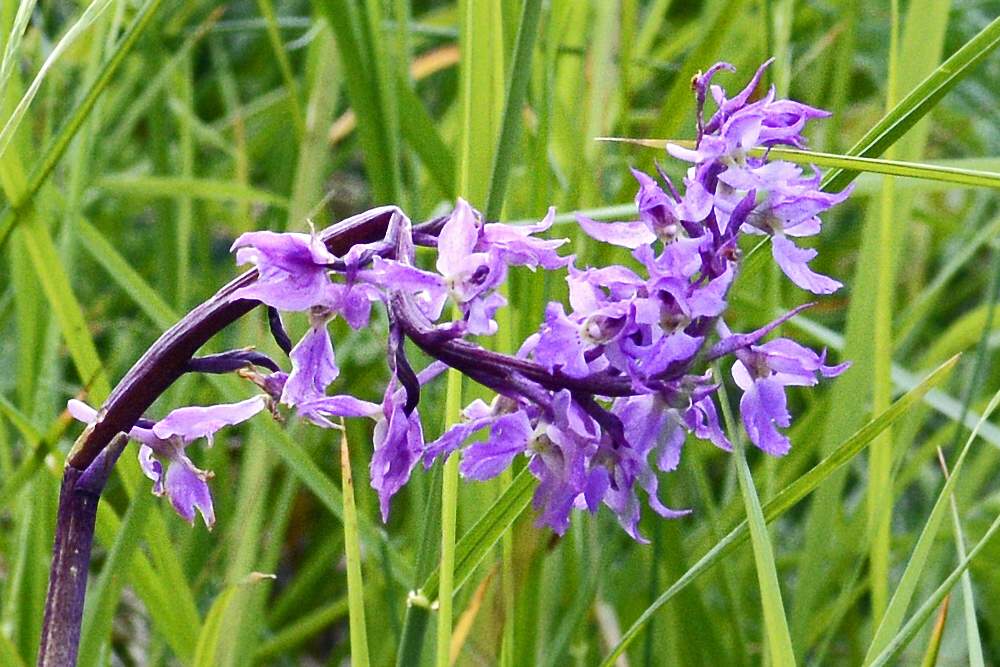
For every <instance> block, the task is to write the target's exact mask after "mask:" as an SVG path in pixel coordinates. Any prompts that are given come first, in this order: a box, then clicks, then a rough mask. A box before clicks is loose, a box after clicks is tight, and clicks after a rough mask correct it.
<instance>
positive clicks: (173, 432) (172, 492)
mask: <svg viewBox="0 0 1000 667" xmlns="http://www.w3.org/2000/svg"><path fill="white" fill-rule="evenodd" d="M266 407H267V399H266V398H265V397H264V396H260V395H258V396H254V397H253V398H248V399H246V400H245V401H240V402H239V403H227V404H222V405H210V406H190V407H183V408H177V409H176V410H173V411H171V412H170V413H169V414H167V416H166V417H164V418H163V419H161V420H160V421H158V422H155V423H154V424H152V425H151V426H149V427H145V426H133V427H132V428H131V429H130V430H129V433H128V435H129V437H130V438H132V439H133V440H136V441H138V442H140V443H142V444H141V446H140V447H139V465H140V467H141V468H142V471H143V473H145V475H146V476H147V477H148V478H150V479H151V480H152V481H153V493H154V494H155V495H157V496H163V495H166V496H167V497H168V498H170V504H171V505H173V507H174V510H175V511H176V512H177V513H178V514H179V515H180V516H181V517H182V518H183V519H184V520H185V521H187V522H188V523H194V517H195V510H197V511H198V512H199V513H200V514H201V517H202V519H203V520H204V521H205V525H206V526H207V527H208V528H210V529H211V528H212V526H214V525H215V510H214V508H213V505H212V495H211V492H210V491H209V489H208V480H209V479H211V478H212V473H211V472H208V471H206V470H201V469H199V468H197V467H196V466H195V465H194V463H193V462H192V461H191V459H190V458H188V456H187V453H186V451H185V450H186V449H187V446H188V445H190V444H191V443H192V442H194V441H195V440H198V439H200V438H205V440H206V441H207V444H208V446H209V447H211V445H212V436H213V435H214V434H215V433H216V432H217V431H219V430H220V429H221V428H223V427H224V426H233V425H235V424H239V423H241V422H244V421H246V420H247V419H250V418H251V417H253V416H254V415H256V414H257V413H258V412H260V411H261V410H264V409H265V408H266ZM67 409H68V410H69V413H70V414H71V415H72V416H73V417H74V418H75V419H77V420H79V421H82V422H84V423H86V424H92V423H94V422H95V421H97V419H98V418H99V414H98V412H97V411H96V410H94V409H93V408H92V407H90V406H89V405H87V404H86V403H83V402H81V401H78V400H71V401H69V403H68V404H67ZM164 462H165V463H166V464H167V468H166V470H165V471H164V469H163V463H164Z"/></svg>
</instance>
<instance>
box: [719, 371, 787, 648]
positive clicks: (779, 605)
mask: <svg viewBox="0 0 1000 667" xmlns="http://www.w3.org/2000/svg"><path fill="white" fill-rule="evenodd" d="M715 369H716V376H717V377H723V374H722V368H721V366H720V365H719V364H716V366H715ZM719 392H720V394H719V404H720V405H721V406H722V412H723V415H724V416H725V420H726V428H727V430H728V431H729V440H730V441H731V442H732V443H733V458H734V462H735V465H736V474H737V479H738V480H739V484H740V494H741V495H742V496H743V506H744V507H745V508H746V515H747V519H746V520H747V525H748V526H749V529H750V543H751V545H752V546H753V559H754V565H755V567H756V570H757V586H758V589H759V591H760V603H761V607H762V609H763V612H764V629H765V632H766V634H767V646H768V656H769V658H770V660H771V662H772V664H775V665H794V664H795V651H794V649H793V648H792V638H791V635H790V634H789V631H788V619H787V617H786V615H785V603H784V602H783V601H782V599H781V586H780V585H779V583H778V568H777V566H776V565H775V563H774V547H772V546H771V537H770V535H769V534H768V532H767V523H766V522H765V520H764V511H763V510H762V509H761V506H760V498H759V497H758V496H757V489H756V487H755V486H754V481H753V475H751V474H750V466H749V465H747V460H746V452H745V450H744V441H743V434H742V431H741V430H740V427H739V425H738V424H737V422H736V419H735V418H734V416H733V414H732V410H731V409H730V407H729V405H730V403H729V398H728V397H727V395H726V389H725V386H724V385H722V384H720V386H719Z"/></svg>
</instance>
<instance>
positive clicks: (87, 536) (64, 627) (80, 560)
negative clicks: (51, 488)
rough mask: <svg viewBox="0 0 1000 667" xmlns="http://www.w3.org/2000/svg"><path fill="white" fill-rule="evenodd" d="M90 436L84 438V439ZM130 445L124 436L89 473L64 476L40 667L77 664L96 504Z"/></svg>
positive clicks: (68, 470) (70, 472)
mask: <svg viewBox="0 0 1000 667" xmlns="http://www.w3.org/2000/svg"><path fill="white" fill-rule="evenodd" d="M88 430H90V429H88ZM86 435H87V432H84V436H81V438H82V437H85V436H86ZM127 441H128V438H127V437H126V436H125V435H124V434H118V436H116V437H115V439H114V440H113V441H112V443H111V444H110V445H109V446H108V447H107V448H105V449H104V450H103V451H102V452H101V454H100V456H98V457H97V458H96V459H95V460H94V462H93V463H92V464H91V465H90V466H89V467H88V468H87V469H86V470H79V469H77V468H74V467H73V466H71V465H67V466H66V469H65V470H64V472H63V480H62V486H61V487H60V489H59V510H58V516H57V519H56V535H55V543H54V545H53V547H52V565H51V571H50V575H49V589H48V593H47V594H46V597H45V620H44V622H43V623H42V638H41V642H40V644H39V649H38V665H39V667H71V666H72V665H75V664H76V655H77V650H78V649H79V646H80V626H81V623H82V621H83V605H84V598H85V596H86V592H87V574H88V571H89V569H90V549H91V546H92V545H93V541H94V523H95V522H96V520H97V504H98V502H100V498H101V491H103V490H104V485H105V484H106V483H107V481H108V477H109V476H110V474H111V468H112V466H114V464H115V461H117V459H118V457H119V456H120V455H121V453H122V450H123V449H124V448H125V443H126V442H127Z"/></svg>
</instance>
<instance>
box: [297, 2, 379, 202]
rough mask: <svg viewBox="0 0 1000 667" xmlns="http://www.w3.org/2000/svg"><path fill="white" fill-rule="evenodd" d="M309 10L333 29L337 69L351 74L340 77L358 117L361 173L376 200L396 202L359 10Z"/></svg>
mask: <svg viewBox="0 0 1000 667" xmlns="http://www.w3.org/2000/svg"><path fill="white" fill-rule="evenodd" d="M313 7H314V8H315V10H316V11H317V12H318V13H319V14H320V15H321V16H323V18H324V19H326V21H327V22H328V23H329V24H330V27H331V28H333V33H334V35H335V37H336V42H337V50H338V52H339V53H340V62H341V66H342V67H343V68H344V70H345V71H347V72H350V73H351V75H350V76H347V77H345V78H344V85H345V86H346V87H347V96H348V97H349V98H350V100H351V107H353V109H354V112H355V114H356V115H357V118H358V135H359V139H360V141H361V149H362V151H363V153H364V158H365V171H366V173H367V174H368V179H369V180H370V181H371V184H372V189H373V191H374V198H375V200H376V201H381V202H390V201H396V194H397V192H396V181H395V179H394V176H393V174H394V173H395V172H394V171H393V169H394V168H398V165H397V167H393V166H392V162H391V154H390V149H389V146H388V144H387V137H386V136H385V134H384V132H385V130H386V125H385V122H384V119H383V118H382V105H381V101H380V99H379V95H378V93H377V90H378V82H377V80H376V78H375V76H374V74H373V73H372V72H371V67H372V65H371V63H372V59H371V58H370V55H371V45H370V44H369V43H368V41H367V39H365V36H366V32H367V28H366V27H364V25H363V24H362V18H361V17H360V16H359V7H358V6H357V5H356V3H353V2H347V1H346V0H331V1H328V2H323V1H321V0H313Z"/></svg>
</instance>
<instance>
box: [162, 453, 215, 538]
mask: <svg viewBox="0 0 1000 667" xmlns="http://www.w3.org/2000/svg"><path fill="white" fill-rule="evenodd" d="M204 475H205V474H204V473H202V472H201V471H199V470H197V469H196V468H195V467H194V466H193V465H191V463H190V461H188V460H187V458H186V457H183V458H182V459H180V460H176V461H171V462H170V465H168V466H167V474H166V476H165V484H164V486H165V487H166V493H167V496H169V497H170V504H171V505H173V506H174V510H176V511H177V513H178V514H179V515H181V517H182V518H183V519H184V520H185V521H187V522H188V523H191V524H193V523H194V511H195V510H196V509H197V510H198V511H199V512H200V513H201V517H202V519H204V521H205V525H206V526H208V527H209V528H212V526H214V525H215V510H214V508H213V507H212V494H211V493H210V492H209V490H208V484H207V483H206V481H205V478H204Z"/></svg>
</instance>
